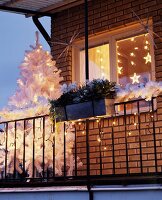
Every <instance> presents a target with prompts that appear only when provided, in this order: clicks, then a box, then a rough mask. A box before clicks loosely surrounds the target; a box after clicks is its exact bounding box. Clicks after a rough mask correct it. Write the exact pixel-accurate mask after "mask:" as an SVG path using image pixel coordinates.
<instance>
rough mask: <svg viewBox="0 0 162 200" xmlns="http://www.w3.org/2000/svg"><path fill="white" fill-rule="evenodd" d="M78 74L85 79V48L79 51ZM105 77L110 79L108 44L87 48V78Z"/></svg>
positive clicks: (82, 79)
mask: <svg viewBox="0 0 162 200" xmlns="http://www.w3.org/2000/svg"><path fill="white" fill-rule="evenodd" d="M80 67H81V68H80V72H81V74H80V76H81V81H82V82H83V81H85V50H82V51H80ZM94 78H107V79H109V80H110V63H109V44H104V45H101V46H97V47H93V48H90V49H89V80H92V79H94Z"/></svg>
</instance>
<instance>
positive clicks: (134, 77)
mask: <svg viewBox="0 0 162 200" xmlns="http://www.w3.org/2000/svg"><path fill="white" fill-rule="evenodd" d="M130 78H131V79H132V84H134V83H139V78H140V75H137V74H136V73H134V75H133V76H131V77H130Z"/></svg>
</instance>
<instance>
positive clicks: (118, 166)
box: [0, 96, 162, 187]
mask: <svg viewBox="0 0 162 200" xmlns="http://www.w3.org/2000/svg"><path fill="white" fill-rule="evenodd" d="M114 108H115V114H114V115H113V116H111V117H105V116H102V117H97V118H90V119H80V120H78V121H75V122H63V123H62V124H61V125H60V126H61V129H62V130H63V131H62V132H61V133H60V134H56V131H57V130H56V129H58V127H57V128H56V126H55V124H54V123H52V122H51V120H50V117H49V116H47V115H46V116H37V117H32V118H25V119H17V120H12V121H5V122H1V123H0V128H1V133H0V151H1V156H0V182H1V186H2V187H5V186H7V187H15V184H16V187H17V186H31V185H32V186H48V185H55V186H59V185H95V184H98V185H100V184H102V185H104V184H105V185H106V184H108V185H109V184H111V185H113V184H136V183H139V184H141V183H161V182H162V179H161V177H162V97H161V96H159V97H157V98H153V99H152V100H151V101H150V102H148V103H146V101H145V100H143V99H139V100H133V101H129V102H124V103H116V104H114ZM69 129H70V132H69Z"/></svg>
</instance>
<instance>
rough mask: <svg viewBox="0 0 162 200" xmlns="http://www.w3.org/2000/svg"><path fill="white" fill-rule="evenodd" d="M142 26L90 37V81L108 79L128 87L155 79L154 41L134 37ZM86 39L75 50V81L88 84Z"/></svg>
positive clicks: (144, 37) (148, 38) (142, 37)
mask: <svg viewBox="0 0 162 200" xmlns="http://www.w3.org/2000/svg"><path fill="white" fill-rule="evenodd" d="M139 28H140V27H139V25H136V26H133V27H126V28H124V29H121V30H118V31H114V32H108V33H104V34H101V35H97V36H94V37H90V38H89V51H88V52H89V80H92V79H94V78H106V79H108V80H110V81H115V82H117V83H119V84H120V85H121V86H123V87H125V86H126V85H127V84H137V83H144V84H145V83H146V82H148V81H150V80H154V73H155V70H154V53H153V41H151V38H150V35H149V33H141V34H137V35H135V32H136V31H137V30H139ZM85 80H86V78H85V50H84V40H82V41H78V42H76V44H75V47H74V48H73V81H77V82H80V83H82V82H85Z"/></svg>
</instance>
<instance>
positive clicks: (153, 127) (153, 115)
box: [151, 98, 158, 172]
mask: <svg viewBox="0 0 162 200" xmlns="http://www.w3.org/2000/svg"><path fill="white" fill-rule="evenodd" d="M151 104H152V129H153V137H154V154H155V170H156V172H158V168H157V150H156V148H157V147H156V131H155V119H154V117H155V114H154V109H155V108H154V99H153V98H152V100H151Z"/></svg>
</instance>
